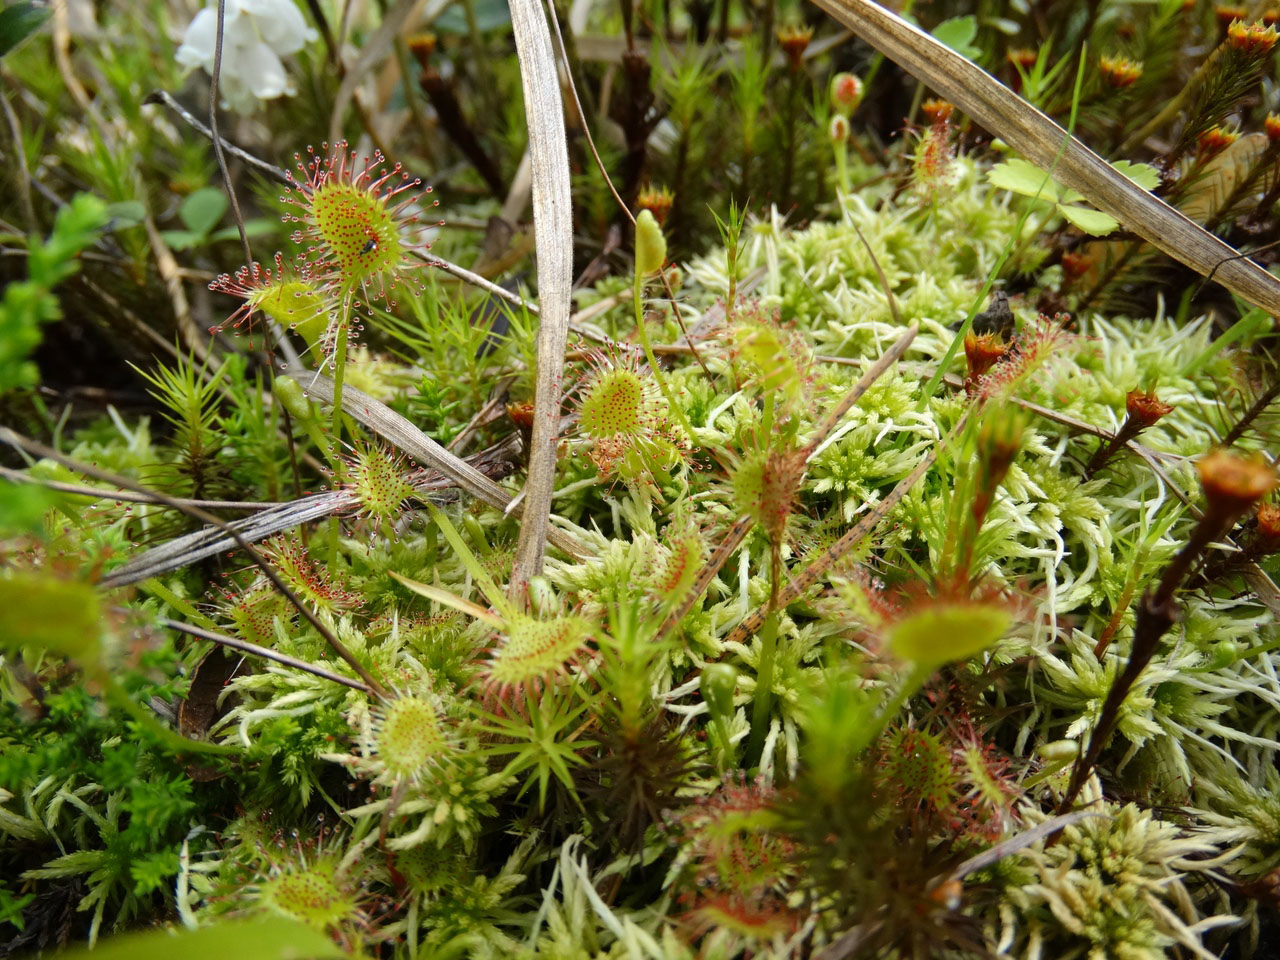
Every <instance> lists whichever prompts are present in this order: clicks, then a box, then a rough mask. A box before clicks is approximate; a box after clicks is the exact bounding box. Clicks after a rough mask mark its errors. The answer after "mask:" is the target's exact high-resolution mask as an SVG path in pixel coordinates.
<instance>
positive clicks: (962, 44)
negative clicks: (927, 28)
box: [933, 14, 982, 60]
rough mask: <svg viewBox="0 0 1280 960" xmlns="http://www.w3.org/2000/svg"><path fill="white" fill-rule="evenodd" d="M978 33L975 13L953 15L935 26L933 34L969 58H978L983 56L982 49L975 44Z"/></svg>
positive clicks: (935, 37)
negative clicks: (974, 39)
mask: <svg viewBox="0 0 1280 960" xmlns="http://www.w3.org/2000/svg"><path fill="white" fill-rule="evenodd" d="M977 35H978V19H977V17H975V16H973V14H965V15H964V16H963V17H952V18H951V19H950V20H943V21H942V22H941V23H940V24H938V25H937V26H936V27H934V28H933V36H934V39H936V40H941V41H942V42H943V43H945V44H946V45H947V46H948V47H950V48H951V49H952V50H954V51H955V52H956V53H958V54H960V56H962V57H966V58H968V59H969V60H977V59H978V57H980V56H982V49H981V48H980V47H975V46H974V45H973V38H974V37H976V36H977Z"/></svg>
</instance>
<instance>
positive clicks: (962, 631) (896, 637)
mask: <svg viewBox="0 0 1280 960" xmlns="http://www.w3.org/2000/svg"><path fill="white" fill-rule="evenodd" d="M1012 622H1013V616H1012V614H1010V613H1009V611H1008V610H1005V609H1003V608H1001V607H997V606H994V605H991V604H981V603H943V604H937V605H931V606H927V607H923V608H922V609H920V610H919V611H917V612H915V613H910V614H908V615H907V616H906V617H905V618H903V619H902V620H899V621H898V622H897V623H896V624H895V625H894V626H893V628H892V629H891V630H890V631H889V633H888V637H887V639H888V645H889V648H890V649H891V650H892V651H893V652H894V653H895V654H897V655H898V656H899V657H901V658H902V659H904V660H910V661H912V662H914V663H917V664H920V665H922V666H925V667H939V666H942V664H944V663H949V662H951V661H952V660H966V659H968V658H969V657H971V656H973V655H974V654H975V653H978V652H979V651H981V650H985V649H986V648H987V647H989V646H991V644H993V643H995V642H996V641H997V640H999V639H1000V638H1001V637H1002V636H1004V634H1005V631H1006V630H1008V629H1009V625H1010V624H1011V623H1012Z"/></svg>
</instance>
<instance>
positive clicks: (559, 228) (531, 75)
mask: <svg viewBox="0 0 1280 960" xmlns="http://www.w3.org/2000/svg"><path fill="white" fill-rule="evenodd" d="M510 7H511V27H512V31H513V32H514V34H515V41H516V55H517V58H518V59H519V61H520V79H521V81H522V83H523V86H524V106H525V116H526V117H527V119H528V125H529V158H530V162H531V164H532V168H533V228H534V236H535V239H536V242H537V258H538V307H539V324H538V369H537V371H536V373H535V376H534V392H533V436H532V439H531V441H530V444H529V447H530V449H529V451H528V453H529V472H528V479H527V480H526V481H525V488H524V497H523V500H522V502H521V504H520V506H521V507H522V508H523V514H524V518H523V520H524V522H523V523H522V524H521V526H520V539H519V542H518V543H517V545H516V558H515V565H514V569H513V570H512V572H511V585H510V587H509V590H510V592H511V597H512V599H515V598H516V597H517V596H518V595H519V594H520V592H521V591H522V590H523V589H524V584H525V583H526V582H527V581H528V579H529V578H530V577H532V576H534V575H535V574H537V573H539V572H540V571H541V570H542V558H543V554H544V552H545V550H546V543H547V539H548V537H550V536H552V534H553V531H552V529H551V524H550V514H551V497H552V494H553V493H554V492H555V479H556V478H555V472H556V442H557V440H558V439H559V428H560V393H561V391H560V378H561V375H562V372H563V366H564V352H565V345H566V343H567V342H568V339H569V294H570V291H571V289H572V287H573V218H572V210H571V195H570V190H569V149H568V145H567V143H566V140H565V128H564V106H563V104H562V103H561V99H560V77H559V74H558V72H557V70H556V61H555V52H554V51H553V49H552V46H551V30H550V28H549V27H548V26H547V18H546V15H545V14H544V13H543V10H542V7H541V5H540V4H539V2H538V0H511V4H510Z"/></svg>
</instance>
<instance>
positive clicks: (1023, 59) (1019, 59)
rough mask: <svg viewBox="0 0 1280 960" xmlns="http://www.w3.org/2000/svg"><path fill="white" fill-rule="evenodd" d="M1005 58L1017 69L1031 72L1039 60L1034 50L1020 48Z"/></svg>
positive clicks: (1010, 52)
mask: <svg viewBox="0 0 1280 960" xmlns="http://www.w3.org/2000/svg"><path fill="white" fill-rule="evenodd" d="M1004 58H1005V59H1006V60H1008V61H1009V63H1010V64H1012V65H1013V66H1015V67H1021V68H1022V69H1023V70H1030V69H1031V68H1032V67H1034V66H1035V65H1036V60H1037V59H1039V57H1038V55H1037V54H1036V52H1035V51H1034V50H1030V49H1028V48H1027V47H1018V48H1017V49H1016V50H1010V51H1009V52H1008V53H1006V54H1005V55H1004Z"/></svg>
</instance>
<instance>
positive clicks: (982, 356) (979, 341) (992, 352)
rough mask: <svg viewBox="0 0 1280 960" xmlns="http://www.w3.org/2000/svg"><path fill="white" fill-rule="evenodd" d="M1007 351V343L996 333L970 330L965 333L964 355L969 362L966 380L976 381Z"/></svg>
mask: <svg viewBox="0 0 1280 960" xmlns="http://www.w3.org/2000/svg"><path fill="white" fill-rule="evenodd" d="M1008 353H1009V347H1008V344H1006V343H1005V342H1004V340H1003V339H1001V337H1000V334H998V333H982V334H978V333H974V332H972V331H970V332H969V333H967V334H965V337H964V357H965V360H967V361H968V363H969V376H968V379H967V381H966V382H968V383H977V382H978V381H979V380H981V379H982V378H983V377H985V376H986V375H987V371H988V370H990V369H991V368H992V367H994V366H995V365H996V364H997V363H999V362H1000V361H1001V360H1003V359H1004V358H1005V357H1006V356H1007V355H1008Z"/></svg>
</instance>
